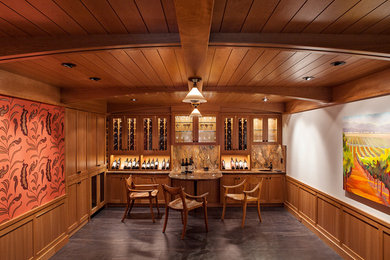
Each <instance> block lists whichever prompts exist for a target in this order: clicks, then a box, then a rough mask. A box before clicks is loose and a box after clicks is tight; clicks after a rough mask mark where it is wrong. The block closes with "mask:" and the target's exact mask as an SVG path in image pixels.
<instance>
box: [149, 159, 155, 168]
mask: <svg viewBox="0 0 390 260" xmlns="http://www.w3.org/2000/svg"><path fill="white" fill-rule="evenodd" d="M154 165H155V164H154V158H153V159H152V162H151V163H150V169H154Z"/></svg>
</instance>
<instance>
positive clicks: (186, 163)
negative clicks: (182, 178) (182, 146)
mask: <svg viewBox="0 0 390 260" xmlns="http://www.w3.org/2000/svg"><path fill="white" fill-rule="evenodd" d="M184 166H185V173H188V158H186V162H185V164H184Z"/></svg>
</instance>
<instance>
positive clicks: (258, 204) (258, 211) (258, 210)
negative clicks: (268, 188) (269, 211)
mask: <svg viewBox="0 0 390 260" xmlns="http://www.w3.org/2000/svg"><path fill="white" fill-rule="evenodd" d="M257 215H259V220H260V222H261V221H262V220H261V214H260V201H257Z"/></svg>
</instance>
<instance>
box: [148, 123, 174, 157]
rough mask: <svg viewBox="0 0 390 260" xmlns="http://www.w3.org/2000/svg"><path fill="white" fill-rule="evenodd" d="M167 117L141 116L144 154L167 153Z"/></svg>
mask: <svg viewBox="0 0 390 260" xmlns="http://www.w3.org/2000/svg"><path fill="white" fill-rule="evenodd" d="M169 146H170V143H169V117H168V116H146V117H143V118H142V147H143V153H144V154H169V151H170V150H169Z"/></svg>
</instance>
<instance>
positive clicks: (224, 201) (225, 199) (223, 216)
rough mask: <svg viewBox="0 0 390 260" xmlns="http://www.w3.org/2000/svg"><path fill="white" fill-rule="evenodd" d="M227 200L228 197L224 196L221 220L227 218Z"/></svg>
mask: <svg viewBox="0 0 390 260" xmlns="http://www.w3.org/2000/svg"><path fill="white" fill-rule="evenodd" d="M226 201H227V198H226V197H224V199H223V210H222V217H221V220H222V221H223V220H224V219H225V212H226Z"/></svg>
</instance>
